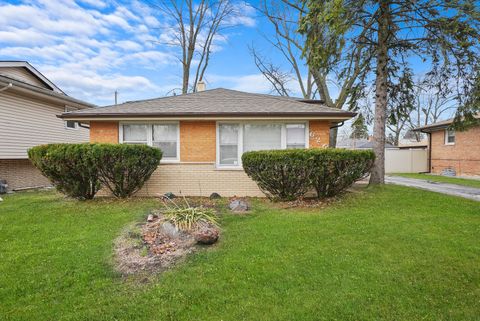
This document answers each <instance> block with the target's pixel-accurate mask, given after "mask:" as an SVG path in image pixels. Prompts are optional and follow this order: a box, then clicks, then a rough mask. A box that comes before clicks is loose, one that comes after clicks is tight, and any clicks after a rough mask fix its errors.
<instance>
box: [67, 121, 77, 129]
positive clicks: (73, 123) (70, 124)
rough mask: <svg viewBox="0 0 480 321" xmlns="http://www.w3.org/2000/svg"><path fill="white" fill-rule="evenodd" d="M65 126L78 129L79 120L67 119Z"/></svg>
mask: <svg viewBox="0 0 480 321" xmlns="http://www.w3.org/2000/svg"><path fill="white" fill-rule="evenodd" d="M65 128H68V129H77V122H76V121H74V120H66V121H65Z"/></svg>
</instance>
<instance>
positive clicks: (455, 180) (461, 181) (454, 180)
mask: <svg viewBox="0 0 480 321" xmlns="http://www.w3.org/2000/svg"><path fill="white" fill-rule="evenodd" d="M391 175H393V176H401V177H407V178H417V179H425V180H429V181H433V182H441V183H450V184H457V185H463V186H469V187H477V188H480V180H477V179H467V178H459V177H447V176H440V175H430V174H414V173H400V174H391Z"/></svg>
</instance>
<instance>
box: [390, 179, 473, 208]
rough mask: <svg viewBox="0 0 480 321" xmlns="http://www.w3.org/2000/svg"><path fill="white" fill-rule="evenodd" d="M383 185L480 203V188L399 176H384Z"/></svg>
mask: <svg viewBox="0 0 480 321" xmlns="http://www.w3.org/2000/svg"><path fill="white" fill-rule="evenodd" d="M385 183H388V184H396V185H403V186H409V187H415V188H420V189H425V190H427V191H432V192H437V193H443V194H448V195H454V196H460V197H463V198H468V199H471V200H474V201H478V202H480V188H475V187H468V186H461V185H455V184H448V183H439V182H432V181H429V180H423V179H414V178H406V177H399V176H385Z"/></svg>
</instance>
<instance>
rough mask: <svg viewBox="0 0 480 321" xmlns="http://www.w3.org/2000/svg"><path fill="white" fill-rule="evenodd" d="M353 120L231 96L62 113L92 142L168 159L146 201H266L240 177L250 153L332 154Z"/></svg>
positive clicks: (209, 94) (204, 94)
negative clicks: (334, 137)
mask: <svg viewBox="0 0 480 321" xmlns="http://www.w3.org/2000/svg"><path fill="white" fill-rule="evenodd" d="M353 116H355V113H352V112H345V111H342V110H338V109H333V108H328V107H326V106H324V105H323V104H321V102H319V101H315V100H302V99H295V98H287V97H278V96H271V95H262V94H251V93H245V92H240V91H234V90H227V89H221V88H219V89H213V90H206V91H200V92H197V93H192V94H185V95H179V96H171V97H164V98H157V99H150V100H142V101H133V102H126V103H123V104H120V105H114V106H108V107H103V108H95V109H84V110H79V111H75V112H69V113H64V114H62V115H61V116H60V117H61V118H63V119H64V120H72V121H78V122H81V123H83V124H89V126H90V142H102V143H129V144H147V145H150V146H154V147H158V148H160V149H162V151H163V159H162V162H161V165H160V166H159V169H158V170H157V171H156V172H155V173H154V174H153V175H152V177H151V178H150V180H149V181H148V182H147V184H146V185H145V187H144V188H143V189H142V191H141V192H140V195H142V194H143V195H158V194H163V193H165V192H173V193H181V194H183V195H189V196H200V195H201V196H208V195H210V194H211V193H212V192H217V193H219V194H221V195H222V196H235V195H236V196H263V194H262V193H261V192H260V190H259V189H258V187H257V185H256V184H255V183H254V182H253V181H252V180H251V179H250V178H249V177H248V176H247V175H246V174H245V172H244V171H243V169H242V161H241V156H242V153H243V152H245V151H250V150H262V149H263V150H265V149H285V148H311V147H327V146H328V143H329V135H330V128H331V127H332V126H335V125H336V124H337V123H339V122H342V121H345V120H347V119H350V118H351V117H353Z"/></svg>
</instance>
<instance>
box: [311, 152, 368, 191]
mask: <svg viewBox="0 0 480 321" xmlns="http://www.w3.org/2000/svg"><path fill="white" fill-rule="evenodd" d="M307 153H308V154H309V155H310V156H311V157H310V162H311V168H312V169H313V170H312V172H311V176H310V184H311V186H312V187H313V188H315V190H316V192H317V196H318V198H323V197H331V196H335V195H337V194H338V193H340V192H341V191H343V190H345V189H346V188H348V187H350V186H351V185H352V184H353V183H354V182H356V181H357V180H359V179H361V178H363V177H365V176H366V175H368V174H369V172H370V169H371V168H372V166H373V162H374V160H375V154H374V153H373V151H371V150H363V151H362V150H346V149H310V150H308V151H307Z"/></svg>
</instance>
